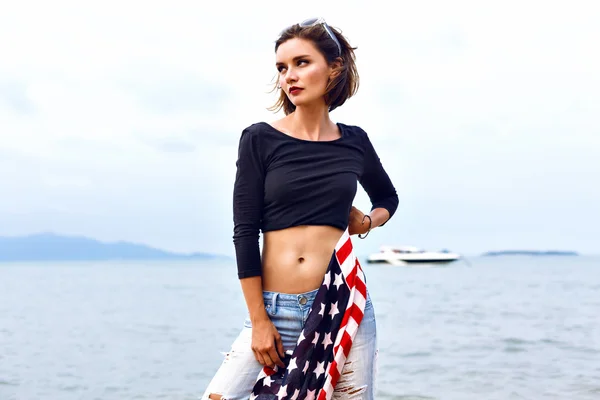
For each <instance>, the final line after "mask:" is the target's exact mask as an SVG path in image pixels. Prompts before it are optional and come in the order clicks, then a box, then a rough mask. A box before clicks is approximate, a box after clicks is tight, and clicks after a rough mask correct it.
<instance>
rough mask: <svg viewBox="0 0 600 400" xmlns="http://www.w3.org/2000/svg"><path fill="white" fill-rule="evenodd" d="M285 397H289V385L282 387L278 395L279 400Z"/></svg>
mask: <svg viewBox="0 0 600 400" xmlns="http://www.w3.org/2000/svg"><path fill="white" fill-rule="evenodd" d="M285 396H287V385H285V386H282V387H281V388H280V389H279V392H278V393H277V397H278V398H279V399H283V398H284V397H285Z"/></svg>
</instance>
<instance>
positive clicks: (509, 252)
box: [482, 250, 579, 256]
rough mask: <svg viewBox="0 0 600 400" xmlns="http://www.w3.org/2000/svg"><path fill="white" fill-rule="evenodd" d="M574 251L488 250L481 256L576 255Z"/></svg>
mask: <svg viewBox="0 0 600 400" xmlns="http://www.w3.org/2000/svg"><path fill="white" fill-rule="evenodd" d="M578 255H579V254H578V253H577V252H575V251H559V250H544V251H540V250H501V251H488V252H486V253H483V254H482V256H578Z"/></svg>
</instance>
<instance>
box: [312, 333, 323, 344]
mask: <svg viewBox="0 0 600 400" xmlns="http://www.w3.org/2000/svg"><path fill="white" fill-rule="evenodd" d="M319 336H321V334H320V333H319V332H315V338H314V339H313V341H312V344H317V342H318V341H319Z"/></svg>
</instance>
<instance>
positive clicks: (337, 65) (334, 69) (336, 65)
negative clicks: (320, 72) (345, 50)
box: [329, 57, 344, 80]
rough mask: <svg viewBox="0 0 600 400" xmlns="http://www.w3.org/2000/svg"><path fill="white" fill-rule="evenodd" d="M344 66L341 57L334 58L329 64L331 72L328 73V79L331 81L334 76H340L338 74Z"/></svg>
mask: <svg viewBox="0 0 600 400" xmlns="http://www.w3.org/2000/svg"><path fill="white" fill-rule="evenodd" d="M343 65H344V61H343V60H342V58H341V57H338V58H336V59H335V60H334V61H333V62H332V63H331V67H330V68H331V72H330V73H329V79H330V80H331V79H333V78H335V77H336V76H338V75H339V74H340V72H341V71H342V67H343Z"/></svg>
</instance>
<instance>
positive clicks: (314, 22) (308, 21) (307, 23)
mask: <svg viewBox="0 0 600 400" xmlns="http://www.w3.org/2000/svg"><path fill="white" fill-rule="evenodd" d="M319 24H320V25H323V28H324V29H325V31H326V32H327V34H328V35H329V37H330V38H331V39H333V41H334V42H335V44H336V46H337V48H338V55H339V56H341V55H342V46H341V45H340V42H339V41H338V40H337V38H336V37H335V35H334V34H333V32H332V31H331V29H330V28H329V25H327V22H325V19H323V18H321V17H319V18H309V19H306V20H304V21H302V22H300V23H299V24H298V25H300V27H301V28H309V27H311V26H315V25H319Z"/></svg>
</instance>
